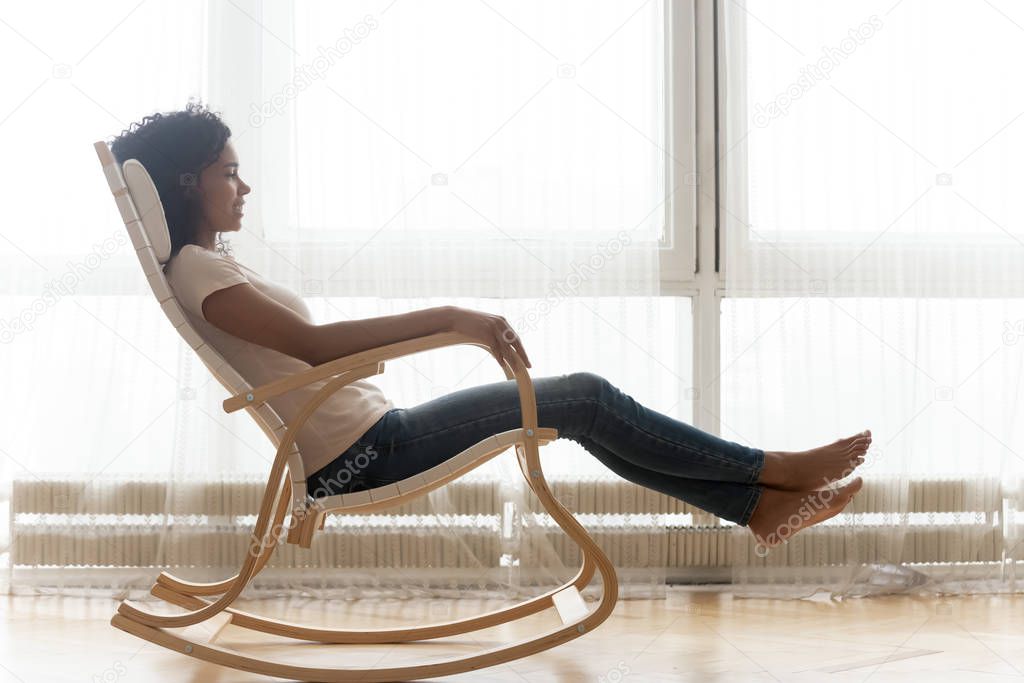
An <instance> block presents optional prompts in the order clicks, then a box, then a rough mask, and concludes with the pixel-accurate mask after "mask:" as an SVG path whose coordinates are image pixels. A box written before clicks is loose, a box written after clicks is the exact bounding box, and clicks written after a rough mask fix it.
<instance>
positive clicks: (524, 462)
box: [94, 141, 618, 683]
mask: <svg viewBox="0 0 1024 683" xmlns="http://www.w3.org/2000/svg"><path fill="white" fill-rule="evenodd" d="M94 147H95V149H96V153H97V155H98V156H99V159H100V163H101V164H102V166H103V172H104V174H105V176H106V178H107V183H108V185H109V187H110V190H111V192H112V193H113V195H114V200H115V201H116V203H117V206H118V209H119V210H120V212H121V217H122V219H123V220H124V223H125V228H126V229H127V231H128V234H129V236H130V237H131V240H132V244H133V246H134V249H135V253H136V255H137V256H138V258H139V262H140V264H141V265H142V269H143V272H144V273H145V275H146V279H147V280H148V281H149V284H150V287H151V288H152V290H153V293H154V294H155V295H156V297H157V300H158V301H159V302H160V306H161V308H162V309H163V310H164V312H165V313H166V315H167V317H168V319H169V320H170V321H171V323H172V324H173V325H174V327H175V329H176V330H177V331H178V333H179V334H181V336H182V337H183V338H184V339H185V341H186V342H188V344H189V346H191V347H192V348H193V349H195V351H196V353H197V354H198V355H199V357H200V359H201V360H202V361H203V363H204V364H205V365H206V367H207V368H209V370H210V372H211V373H213V375H214V377H216V378H217V380H218V381H219V382H220V383H221V384H222V385H223V386H224V387H225V388H226V389H227V390H228V392H229V393H230V394H231V398H229V399H227V400H225V401H224V404H223V405H224V410H225V412H229V413H230V412H234V411H237V410H240V409H242V408H244V409H246V410H247V411H248V412H249V414H250V415H252V417H253V418H254V419H255V420H256V422H257V424H259V426H260V428H261V429H262V430H263V432H264V433H265V434H266V435H267V437H268V438H269V439H270V441H271V443H273V444H274V445H275V447H276V448H277V453H276V455H275V457H274V462H273V465H272V467H271V470H270V476H269V477H268V478H267V485H266V488H265V490H264V493H263V502H262V504H261V505H260V510H259V515H258V517H257V519H256V523H255V527H254V529H253V532H252V535H251V537H250V543H249V552H248V553H247V555H246V558H245V561H244V562H243V563H242V566H241V568H240V569H239V571H238V573H237V574H236V575H235V576H233V577H231V578H228V579H225V580H223V581H218V582H214V583H195V582H191V581H186V580H184V579H180V578H177V577H175V576H172V575H171V574H168V573H166V572H164V573H161V574H160V575H159V577H158V578H157V580H156V583H155V584H154V585H153V588H152V594H153V595H154V596H156V597H158V598H161V599H162V600H164V601H166V602H168V603H170V604H172V605H176V606H178V607H181V608H183V609H184V610H185V611H184V612H181V613H178V614H157V613H154V612H151V611H148V610H146V609H144V608H143V607H142V606H140V605H138V604H135V603H133V602H131V601H128V600H125V601H123V602H122V603H121V604H120V606H119V608H118V610H117V613H116V614H115V615H114V616H113V618H112V619H111V620H110V623H111V624H113V625H114V626H116V627H117V628H119V629H121V630H123V631H125V632H127V633H131V634H133V635H136V636H138V637H140V638H144V639H145V640H148V641H150V642H153V643H156V644H158V645H162V646H164V647H166V648H169V649H171V650H175V651H177V652H181V653H184V654H188V655H191V656H193V657H197V658H199V659H204V660H207V661H210V662H213V663H215V664H222V665H224V666H230V667H233V668H236V669H241V670H244V671H250V672H254V673H259V674H265V675H269V676H278V677H284V678H292V679H300V680H307V681H325V682H327V681H330V682H334V681H339V682H340V681H363V682H365V683H371V682H373V681H394V680H416V679H422V678H427V677H433V676H447V675H451V674H456V673H461V672H465V671H471V670H475V669H481V668H485V667H489V666H493V665H495V664H500V663H503V662H508V661H512V660H515V659H519V658H521V657H526V656H528V655H531V654H534V653H537V652H541V651H543V650H547V649H549V648H552V647H555V646H557V645H560V644H562V643H565V642H568V641H570V640H573V639H574V638H578V637H579V636H581V635H582V634H584V633H587V632H588V631H591V630H593V629H594V628H596V627H597V626H598V625H599V624H601V623H602V622H603V621H604V620H605V619H607V618H608V616H609V615H610V614H611V612H612V610H613V609H614V607H615V603H616V600H617V598H618V580H617V577H616V574H615V568H614V567H613V566H612V564H611V562H610V561H609V560H608V558H607V556H606V555H605V554H604V553H603V552H602V551H601V549H600V547H598V545H597V544H596V543H595V542H594V541H593V539H592V538H591V537H590V536H589V535H588V534H587V532H586V530H585V529H584V528H583V527H582V526H581V525H580V524H579V522H577V521H576V519H575V517H573V516H572V514H571V513H570V512H569V511H568V510H566V508H565V507H563V506H562V504H561V503H559V502H558V500H556V499H555V498H554V496H553V495H552V494H551V491H550V489H549V488H548V484H547V481H546V480H545V479H544V472H543V469H542V467H541V463H540V453H539V446H540V445H541V444H546V443H548V442H550V441H552V440H554V439H556V438H557V437H558V433H557V432H556V431H555V430H554V429H546V428H540V427H538V426H537V404H536V395H535V393H534V389H533V382H532V381H531V379H530V375H529V372H528V370H527V368H526V366H525V365H524V363H523V361H522V359H521V358H520V357H519V356H518V354H515V353H514V352H513V354H512V359H511V363H502V364H501V368H502V371H503V372H504V374H505V377H506V378H507V379H514V380H515V381H516V384H517V387H518V390H519V400H520V407H521V412H522V417H523V426H522V427H521V428H518V429H511V430H508V431H506V432H502V433H500V434H495V435H493V436H490V437H488V438H486V439H484V440H482V441H480V442H479V443H476V444H474V445H473V446H471V447H470V448H468V449H466V450H465V451H463V452H461V453H459V454H458V455H456V456H454V457H452V458H450V459H449V460H446V461H444V462H442V463H441V464H439V465H437V466H436V467H433V468H431V469H429V470H427V471H426V472H422V473H419V474H417V475H415V476H412V477H409V478H408V479H404V480H402V481H399V482H396V483H394V484H389V485H387V486H381V487H378V488H374V489H369V490H366V491H359V492H356V493H346V494H341V495H336V496H329V497H326V498H319V499H314V498H313V497H312V496H310V495H309V493H308V491H307V490H306V475H305V471H304V469H303V465H302V459H301V457H300V454H299V449H298V447H297V445H296V444H295V436H296V434H297V433H298V431H299V429H300V428H301V427H302V425H303V424H304V423H305V422H306V420H307V419H308V418H309V416H310V415H312V414H313V412H314V411H315V410H316V408H317V407H318V406H319V405H320V404H321V403H323V402H324V401H325V400H327V399H328V398H329V397H330V396H331V395H332V394H333V393H334V392H336V391H338V390H339V389H340V388H341V387H343V386H345V385H346V384H349V383H350V382H353V381H355V380H357V379H362V378H365V377H369V376H372V375H375V374H379V373H382V372H383V371H384V363H385V361H388V360H391V359H395V358H401V357H403V356H407V355H411V354H415V353H420V352H423V351H429V350H433V349H438V348H442V347H446V346H453V345H457V344H469V345H472V346H478V347H480V348H483V349H486V346H485V345H483V344H481V343H479V342H477V341H476V340H474V339H472V338H469V337H467V336H465V335H462V334H459V333H455V332H445V333H440V334H433V335H429V336H425V337H420V338H416V339H409V340H406V341H402V342H399V343H395V344H389V345H387V346H382V347H380V348H376V349H370V350H367V351H363V352H360V353H356V354H352V355H350V356H345V357H343V358H338V359H336V360H333V361H330V362H328V363H324V364H322V365H318V366H316V367H313V368H310V369H309V370H306V371H303V372H300V373H297V374H295V375H293V376H290V377H284V378H281V379H279V380H275V381H273V382H270V383H268V384H265V385H263V386H259V387H255V388H253V387H251V386H250V385H249V384H248V383H247V382H246V381H245V380H244V379H243V378H242V377H241V375H239V374H238V373H237V372H236V371H235V370H234V369H233V368H232V367H231V366H230V365H229V364H228V363H227V362H226V361H225V360H224V359H223V358H222V357H221V355H220V354H219V353H218V352H217V351H216V350H214V349H213V348H212V347H210V346H208V345H207V344H206V343H205V342H204V341H203V339H202V338H201V337H200V336H199V335H198V334H197V333H196V331H195V329H194V328H193V327H192V325H191V324H190V323H189V322H188V319H187V318H186V316H185V314H184V312H183V311H182V309H181V307H180V306H179V304H178V302H177V299H176V298H175V296H174V293H173V291H172V290H171V289H170V287H169V285H168V284H167V281H166V279H165V278H164V274H163V265H164V264H165V263H166V262H167V261H168V260H169V257H170V236H169V233H168V230H167V222H166V219H165V216H164V212H163V207H162V206H161V204H160V199H159V196H158V194H157V192H156V188H155V187H154V185H153V183H152V180H151V179H150V177H149V174H148V173H147V172H146V169H145V168H144V167H143V166H142V164H141V163H139V162H138V161H137V160H135V159H129V160H127V161H125V163H124V164H123V165H121V166H119V165H118V164H117V162H116V161H115V159H114V157H113V155H112V154H111V152H110V149H109V147H108V146H107V143H106V142H103V141H100V142H97V143H95V145H94ZM320 380H329V381H328V382H327V383H326V384H325V385H324V386H323V387H322V388H321V389H320V390H319V391H318V392H317V393H316V394H315V395H314V396H313V398H312V399H310V401H309V402H308V403H307V404H306V405H305V406H304V407H303V409H302V411H300V413H299V414H298V415H297V416H296V417H295V419H294V420H292V421H291V423H289V424H287V425H285V424H284V423H283V422H282V420H281V419H280V417H279V416H278V414H277V413H276V412H275V411H274V410H273V408H272V407H271V406H270V404H269V403H268V400H269V399H271V398H273V397H275V396H278V395H280V394H283V393H285V392H288V391H291V390H293V389H296V388H298V387H302V386H306V385H308V384H311V383H313V382H317V381H320ZM510 446H514V447H515V449H516V454H517V456H518V462H519V467H520V469H521V470H522V472H523V476H524V477H525V478H526V482H527V484H528V485H529V487H530V489H531V490H532V491H533V492H534V493H535V494H536V495H537V497H538V498H539V499H540V501H541V503H542V504H543V506H544V508H545V509H546V510H547V511H548V512H549V513H550V514H551V517H552V518H553V519H554V521H555V522H556V523H557V524H558V525H559V526H560V527H561V528H562V529H563V530H564V531H565V532H566V533H567V534H568V535H569V536H570V537H571V538H572V539H573V540H574V541H576V543H577V544H578V545H579V547H580V550H581V553H582V557H583V564H582V566H581V567H580V569H579V571H578V572H577V574H576V576H575V577H573V579H572V580H571V581H569V582H567V583H565V584H564V585H562V586H559V587H558V588H556V589H554V590H551V591H549V592H547V593H544V594H543V595H540V596H537V597H535V598H531V599H529V600H526V601H524V602H522V603H520V604H518V605H515V606H512V607H508V608H504V609H500V610H496V611H492V612H488V613H486V614H482V615H479V616H476V617H472V618H468V619H460V620H455V621H448V622H442V623H435V624H429V625H425V626H415V627H407V628H395V629H359V630H355V629H333V628H316V627H309V626H303V625H301V624H296V623H289V622H286V621H280V620H276V619H269V618H266V617H262V616H259V615H255V614H251V613H248V612H243V611H241V610H237V609H234V608H233V607H231V604H232V603H233V602H234V601H235V599H236V598H238V596H239V595H240V594H241V592H242V590H243V589H244V588H245V586H246V585H248V583H249V582H250V581H251V580H252V579H253V578H254V577H255V576H256V575H257V574H258V573H259V572H260V571H261V570H262V569H263V568H264V567H265V566H266V564H267V562H268V560H269V559H270V556H271V554H272V553H273V551H274V548H275V547H276V544H277V543H278V541H280V540H281V537H282V536H284V539H285V542H287V543H292V544H297V545H299V546H300V547H302V548H309V547H310V545H311V543H312V539H313V534H314V533H315V532H316V531H317V530H320V529H322V528H323V525H324V520H325V518H326V516H327V515H328V514H331V513H342V514H344V513H366V512H376V511H380V510H384V509H387V508H391V507H394V506H397V505H401V504H403V503H406V502H408V501H411V500H414V499H416V498H419V497H421V496H423V495H425V494H427V493H429V492H430V491H432V490H434V489H436V488H438V487H440V486H443V485H445V484H447V483H448V482H450V481H452V480H454V479H456V478H458V477H460V476H462V475H464V474H466V473H467V472H470V471H471V470H473V469H474V468H476V467H479V466H480V465H481V464H483V463H484V462H486V461H488V460H490V459H491V458H493V457H494V456H496V455H498V454H499V453H502V452H504V451H505V450H507V449H508V448H509V447H510ZM286 517H288V521H287V523H286V522H285V518H286ZM595 571H598V572H600V574H601V581H602V596H601V600H600V602H599V603H598V604H597V606H596V607H595V608H594V609H593V610H590V609H588V608H587V606H586V604H585V603H584V602H583V599H582V597H581V596H580V591H581V590H583V589H584V588H585V587H586V586H587V585H589V583H590V581H591V580H592V579H593V577H594V574H595ZM551 607H554V608H555V609H556V610H557V612H558V615H559V617H560V619H561V622H562V625H561V626H558V627H556V628H553V629H550V630H548V631H546V632H543V633H541V634H539V635H536V636H534V637H532V638H529V639H526V640H521V641H518V642H514V643H510V644H507V645H505V646H503V647H498V648H493V649H490V650H485V651H482V652H479V653H477V654H475V655H471V656H461V657H454V658H451V659H447V660H442V661H433V662H425V663H421V664H416V665H407V666H400V667H390V668H376V667H373V668H367V667H350V668H337V669H334V668H328V669H324V668H316V667H309V666H300V665H295V664H289V663H285V662H275V661H267V660H264V659H260V658H256V657H251V656H247V655H245V654H243V653H240V652H236V651H233V650H229V649H227V648H223V647H220V646H218V645H216V644H214V642H213V641H214V640H215V638H216V637H217V635H218V634H219V633H220V631H221V630H222V629H223V628H224V627H225V626H227V625H228V624H231V625H234V626H239V627H242V628H247V629H251V630H253V631H260V632H263V633H269V634H274V635H278V636H284V637H288V638H294V639H298V640H303V641H313V642H320V643H353V644H355V643H359V644H368V643H402V642H410V641H417V640H427V639H432V638H444V637H447V636H452V635H458V634H460V633H469V632H472V631H477V630H480V629H485V628H490V627H492V626H497V625H499V624H503V623H507V622H510V621H514V620H516V619H521V618H523V617H526V616H529V615H531V614H535V613H537V612H540V611H543V610H545V609H548V608H551ZM180 628H184V631H183V632H179V633H175V632H172V631H169V630H168V629H180ZM193 631H198V632H205V635H203V636H202V637H195V636H194V635H193V633H192V632H193Z"/></svg>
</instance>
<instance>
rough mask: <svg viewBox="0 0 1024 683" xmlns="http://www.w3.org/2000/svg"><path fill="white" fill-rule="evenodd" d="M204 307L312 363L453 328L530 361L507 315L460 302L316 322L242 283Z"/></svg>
mask: <svg viewBox="0 0 1024 683" xmlns="http://www.w3.org/2000/svg"><path fill="white" fill-rule="evenodd" d="M202 308H203V317H204V318H206V320H207V322H209V323H211V324H212V325H214V326H216V327H218V328H220V329H222V330H224V331H225V332H227V333H228V334H230V335H233V336H235V337H238V338H239V339H245V340H246V341H249V342H252V343H253V344H259V345H260V346H265V347H267V348H270V349H274V350H275V351H280V352H281V353H284V354H286V355H289V356H292V357H293V358H298V359H299V360H302V361H305V362H306V363H308V364H310V365H313V366H316V365H322V364H323V363H327V362H329V361H332V360H334V359H336V358H341V357H342V356H351V355H352V354H354V353H359V352H360V351H366V350H368V349H375V348H378V347H381V346H387V345H388V344H394V343H397V342H401V341H405V340H407V339H415V338H417V337H427V336H429V335H432V334H436V333H438V332H450V331H454V332H461V333H462V334H465V335H467V336H469V337H470V338H472V339H476V340H478V341H480V342H481V343H483V344H486V345H487V346H488V348H489V349H490V351H491V355H492V356H494V358H495V360H497V361H498V362H499V363H504V362H506V361H508V362H510V363H511V355H510V352H515V353H516V354H518V355H519V356H520V357H521V358H522V359H523V362H524V363H525V364H526V367H532V365H531V363H530V359H529V357H527V355H526V350H525V349H524V348H523V343H522V341H521V340H520V339H519V336H518V335H517V334H516V332H515V330H513V329H512V327H511V326H510V325H509V324H508V321H507V320H505V319H504V318H503V317H501V316H499V315H491V314H490V313H483V312H481V311H474V310H471V309H466V308H460V307H458V306H437V307H435V308H426V309H423V310H421V311H412V312H410V313H399V314H398V315H386V316H382V317H379V318H365V319H363V320H345V321H342V322H336V323H328V324H325V325H315V324H313V323H311V322H309V321H308V320H306V319H305V318H303V317H302V316H301V315H299V314H298V313H296V312H295V311H293V310H292V309H290V308H288V307H287V306H284V305H282V304H280V303H278V302H277V301H275V300H274V299H271V298H270V297H268V296H267V295H266V294H264V293H263V292H261V291H259V290H258V289H256V288H255V287H253V286H252V285H251V284H249V283H242V284H238V285H234V286H232V287H227V288H225V289H220V290H217V291H216V292H214V293H213V294H210V295H209V296H207V297H206V298H205V299H203V303H202Z"/></svg>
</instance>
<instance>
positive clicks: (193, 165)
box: [110, 100, 231, 258]
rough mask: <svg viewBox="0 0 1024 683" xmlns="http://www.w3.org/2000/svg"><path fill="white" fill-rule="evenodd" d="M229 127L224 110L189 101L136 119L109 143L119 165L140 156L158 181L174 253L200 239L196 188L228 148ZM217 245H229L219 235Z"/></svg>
mask: <svg viewBox="0 0 1024 683" xmlns="http://www.w3.org/2000/svg"><path fill="white" fill-rule="evenodd" d="M230 137H231V129H230V128H228V127H227V125H225V124H224V122H223V121H221V118H220V114H219V113H215V112H212V111H210V110H209V109H208V108H207V107H206V105H204V104H202V103H200V102H197V101H193V100H189V102H188V105H187V106H186V107H185V109H183V110H181V111H172V112H165V113H159V112H158V113H155V114H151V115H149V116H146V117H144V118H143V119H142V121H141V122H139V123H132V124H130V125H129V126H128V129H127V130H124V131H122V132H121V135H119V136H118V137H116V138H115V139H114V141H113V143H111V149H110V151H111V152H112V153H113V155H114V158H115V159H117V163H118V164H123V163H124V162H125V161H127V160H128V159H138V160H139V162H141V163H142V165H143V166H145V167H146V170H147V171H149V175H150V177H152V179H153V184H154V185H156V190H157V193H158V194H159V195H160V202H161V203H162V204H163V207H164V215H165V216H166V217H167V229H168V231H169V232H170V235H171V258H173V257H174V256H175V255H176V254H177V253H178V252H179V251H180V250H181V248H182V247H183V246H185V245H186V244H197V243H198V242H197V235H196V231H197V229H198V222H199V218H200V215H201V213H200V211H201V204H200V199H199V197H198V196H196V194H195V192H194V190H193V188H194V186H195V185H196V184H197V183H198V182H199V174H200V172H201V171H202V170H203V169H204V168H206V167H207V166H210V165H211V164H213V163H214V162H215V161H217V158H218V157H219V156H220V153H221V152H222V151H223V149H224V145H225V144H226V143H227V141H228V138H230ZM217 239H218V242H217V250H218V251H221V252H225V251H227V249H228V247H227V245H226V244H225V243H224V242H221V241H220V234H219V233H218V235H217Z"/></svg>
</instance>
